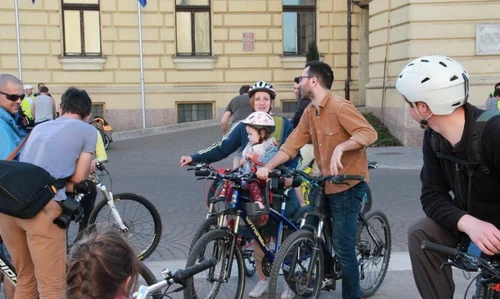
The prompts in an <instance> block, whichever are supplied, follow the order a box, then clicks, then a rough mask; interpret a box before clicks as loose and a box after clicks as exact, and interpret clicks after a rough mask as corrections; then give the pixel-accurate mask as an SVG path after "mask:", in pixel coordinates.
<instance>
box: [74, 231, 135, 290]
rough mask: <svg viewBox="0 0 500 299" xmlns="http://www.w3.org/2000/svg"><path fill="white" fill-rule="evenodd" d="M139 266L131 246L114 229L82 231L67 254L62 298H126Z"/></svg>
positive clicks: (132, 287)
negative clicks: (97, 231) (64, 293)
mask: <svg viewBox="0 0 500 299" xmlns="http://www.w3.org/2000/svg"><path fill="white" fill-rule="evenodd" d="M139 268H140V266H139V260H138V258H137V256H136V253H135V251H134V249H133V248H132V247H131V245H130V244H129V243H128V241H126V240H125V239H124V238H123V237H122V236H121V234H120V233H119V232H118V231H117V230H115V229H109V230H106V231H104V232H99V233H96V232H92V233H90V234H86V235H84V236H82V238H81V239H80V240H79V241H77V242H76V243H75V244H74V245H73V247H72V248H71V251H70V253H69V258H68V271H67V274H66V298H72V299H81V298H96V299H97V298H109V299H111V298H114V299H127V298H129V297H130V294H131V293H132V292H133V289H134V287H135V285H136V284H137V277H138V275H139Z"/></svg>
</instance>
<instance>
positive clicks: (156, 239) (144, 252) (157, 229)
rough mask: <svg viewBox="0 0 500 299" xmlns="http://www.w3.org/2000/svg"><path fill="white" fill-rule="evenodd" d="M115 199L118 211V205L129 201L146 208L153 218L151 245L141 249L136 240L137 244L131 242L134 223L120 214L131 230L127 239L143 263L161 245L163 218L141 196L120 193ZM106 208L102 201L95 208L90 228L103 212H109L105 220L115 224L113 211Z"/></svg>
mask: <svg viewBox="0 0 500 299" xmlns="http://www.w3.org/2000/svg"><path fill="white" fill-rule="evenodd" d="M113 199H114V201H115V205H116V208H117V210H119V207H120V206H119V205H118V204H117V203H119V202H124V201H126V200H127V201H132V202H137V203H138V204H139V205H141V206H143V207H144V208H145V210H146V211H147V212H148V213H149V215H150V216H151V218H152V220H153V226H154V227H153V233H152V238H151V241H150V243H149V244H148V246H147V247H145V248H144V249H140V248H138V246H137V244H136V243H137V240H136V242H134V240H131V237H132V236H133V235H134V234H133V229H134V228H135V226H134V221H131V220H129V219H127V218H126V217H125V216H124V213H120V216H121V217H122V220H123V222H124V223H125V224H126V225H127V227H128V228H129V229H130V231H129V232H128V233H127V238H128V239H129V240H130V242H131V243H132V245H133V246H134V247H135V248H136V250H137V251H138V255H137V257H138V258H139V260H141V261H142V260H144V259H146V258H148V257H149V256H150V255H151V254H152V253H153V251H155V250H156V247H158V244H159V243H160V238H161V233H162V228H163V227H162V224H161V217H160V214H159V213H158V210H156V208H155V206H154V205H153V204H152V203H151V202H150V201H148V200H147V199H145V198H144V197H142V196H139V195H137V194H133V193H119V194H114V195H113ZM106 207H108V205H107V201H106V200H101V201H100V202H99V203H98V204H97V205H96V206H95V208H94V210H93V211H92V214H90V218H89V226H90V225H94V224H96V221H97V217H98V216H99V214H100V213H101V212H103V211H104V212H105V213H106V211H107V213H108V214H107V215H108V216H107V217H104V218H107V219H108V220H111V221H113V224H114V219H113V216H112V215H111V211H110V209H109V208H108V209H106ZM135 215H137V210H136V211H135ZM131 232H132V233H131ZM148 241H149V240H148ZM139 243H140V242H139Z"/></svg>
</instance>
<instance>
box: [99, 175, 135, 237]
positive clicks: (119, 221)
mask: <svg viewBox="0 0 500 299" xmlns="http://www.w3.org/2000/svg"><path fill="white" fill-rule="evenodd" d="M97 187H98V188H99V189H101V192H102V194H103V195H104V198H105V199H106V202H107V204H108V206H109V208H110V209H111V215H113V219H115V222H116V224H117V225H118V227H119V228H120V230H121V231H122V232H125V233H127V232H128V227H126V226H125V223H123V220H122V217H121V216H120V213H118V210H117V209H116V206H115V201H114V200H113V193H111V191H110V192H108V191H107V189H106V186H104V185H102V184H97Z"/></svg>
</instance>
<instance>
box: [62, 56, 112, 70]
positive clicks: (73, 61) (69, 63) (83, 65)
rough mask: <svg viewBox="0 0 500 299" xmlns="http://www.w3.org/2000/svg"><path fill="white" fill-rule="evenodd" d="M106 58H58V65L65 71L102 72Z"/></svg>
mask: <svg viewBox="0 0 500 299" xmlns="http://www.w3.org/2000/svg"><path fill="white" fill-rule="evenodd" d="M106 60H107V59H106V57H104V56H98V57H83V56H77V57H71V56H62V57H59V63H60V64H61V65H62V69H63V70H65V71H102V70H103V69H104V64H105V63H106Z"/></svg>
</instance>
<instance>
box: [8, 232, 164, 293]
mask: <svg viewBox="0 0 500 299" xmlns="http://www.w3.org/2000/svg"><path fill="white" fill-rule="evenodd" d="M1 244H3V240H2V239H1V238H0V245H1ZM0 271H1V272H2V273H3V275H5V276H6V277H7V278H8V279H9V281H10V282H11V283H12V284H13V285H14V286H16V285H17V273H16V269H15V268H14V266H13V265H12V263H11V262H9V260H7V258H6V257H5V255H3V254H0ZM0 282H1V281H0ZM141 283H146V284H147V285H148V286H151V285H155V284H156V283H157V280H156V277H155V276H154V274H153V273H152V272H151V271H150V270H149V268H148V267H146V265H144V264H143V263H142V262H139V284H141ZM152 294H153V296H152V297H153V298H154V299H160V298H162V296H159V295H158V294H157V293H152Z"/></svg>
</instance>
